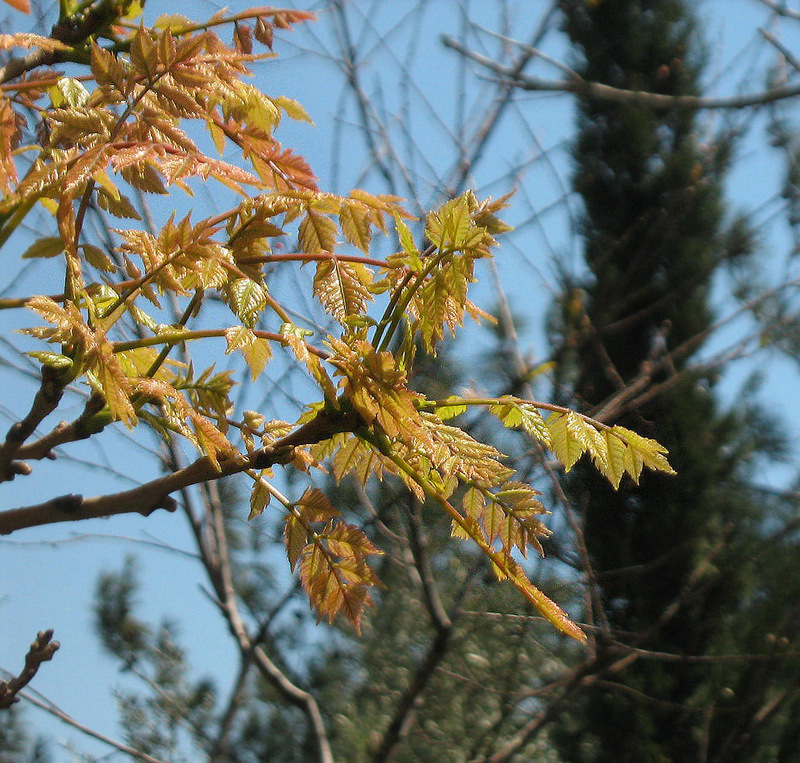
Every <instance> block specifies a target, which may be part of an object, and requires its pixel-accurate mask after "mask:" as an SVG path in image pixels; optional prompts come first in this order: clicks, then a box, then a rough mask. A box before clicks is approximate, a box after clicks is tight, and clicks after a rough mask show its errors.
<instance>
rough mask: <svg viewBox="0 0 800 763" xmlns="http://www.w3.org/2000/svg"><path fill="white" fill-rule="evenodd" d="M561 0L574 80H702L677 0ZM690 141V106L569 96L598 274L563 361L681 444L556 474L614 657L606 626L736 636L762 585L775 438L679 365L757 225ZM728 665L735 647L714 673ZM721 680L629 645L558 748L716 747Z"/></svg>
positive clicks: (619, 630) (585, 227)
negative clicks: (660, 454) (613, 477)
mask: <svg viewBox="0 0 800 763" xmlns="http://www.w3.org/2000/svg"><path fill="white" fill-rule="evenodd" d="M563 8H564V11H565V16H566V19H567V31H568V33H569V35H570V38H571V40H572V41H573V43H574V45H575V46H576V51H577V55H578V56H579V58H580V60H579V65H578V67H577V69H576V70H577V72H578V74H579V75H580V76H581V77H583V78H584V79H586V80H588V81H592V82H597V83H601V84H607V85H612V86H614V87H618V88H622V89H625V90H644V91H647V92H653V93H662V94H666V95H672V96H684V95H688V96H697V95H698V94H699V90H698V88H699V82H700V68H699V67H700V63H701V58H700V57H701V55H702V47H703V46H702V44H701V43H700V41H699V40H698V38H697V32H696V28H695V24H694V20H693V18H692V15H691V13H690V11H689V9H688V8H687V7H685V6H684V4H683V3H681V2H670V1H667V2H659V3H638V2H620V3H609V4H601V5H598V6H596V7H592V8H590V7H588V6H586V5H584V4H579V3H565V4H563ZM699 143H700V141H699V139H698V137H697V130H696V127H695V112H693V111H687V110H685V109H680V108H674V109H671V110H670V109H667V110H655V109H648V108H647V107H646V106H642V105H637V106H627V105H625V104H610V103H603V102H598V101H597V100H595V99H590V98H583V99H581V100H580V112H579V134H578V138H577V141H576V147H575V170H574V184H575V188H576V190H577V191H579V192H580V194H581V197H582V199H583V203H584V208H585V214H584V216H583V218H582V231H583V235H584V236H585V238H586V261H587V264H588V266H589V269H590V272H591V280H590V281H588V282H587V283H586V284H585V289H584V290H583V291H582V292H581V293H582V294H584V295H585V299H584V300H583V302H582V304H581V305H580V306H579V308H578V309H577V310H576V313H575V315H574V317H573V320H574V326H572V327H571V328H570V331H569V332H568V334H567V336H566V337H565V342H564V345H563V346H564V348H565V349H566V348H572V349H574V357H573V360H572V362H571V363H570V361H569V360H568V359H567V357H565V356H564V362H563V363H561V364H559V367H560V368H561V370H562V373H563V374H564V375H565V377H566V374H567V373H568V371H569V367H570V366H571V367H574V369H575V370H574V372H575V374H576V377H575V381H574V394H575V395H576V396H577V398H578V399H579V400H581V401H583V405H584V406H585V410H587V411H588V410H594V411H598V410H603V416H604V417H605V418H606V420H609V421H619V422H621V423H623V424H624V423H628V424H630V423H631V422H633V421H637V422H638V423H639V425H640V427H641V428H642V429H643V431H647V432H648V433H649V436H653V437H656V436H659V437H661V438H663V440H664V441H665V442H668V443H669V445H670V447H671V449H672V450H673V451H674V452H676V453H680V455H679V456H678V457H677V458H678V460H679V461H680V466H679V468H678V471H679V473H680V478H679V479H678V480H675V481H674V482H671V483H669V484H667V483H666V482H664V481H661V480H659V479H652V480H651V479H648V478H645V479H643V480H642V482H641V484H640V485H639V486H634V485H632V484H628V485H627V486H624V487H623V488H622V489H621V490H619V491H609V490H606V489H604V488H603V487H601V486H599V485H598V484H597V483H596V481H594V480H593V479H592V477H591V475H590V474H589V473H588V471H587V470H586V469H585V468H581V469H579V470H577V471H576V473H575V475H574V477H572V479H571V480H570V482H569V488H570V493H571V497H572V500H573V502H574V503H575V505H577V506H580V507H581V513H582V522H583V531H584V538H585V541H586V546H587V549H588V551H589V554H590V557H591V560H592V565H593V575H594V576H595V580H596V581H597V590H598V593H599V606H601V607H602V611H601V612H597V613H595V614H594V618H595V619H594V622H595V623H596V624H597V625H598V626H599V628H600V631H599V634H598V658H599V660H600V661H601V662H602V661H604V660H610V661H612V662H613V660H614V659H615V655H618V654H619V651H618V650H619V648H620V647H619V642H622V643H624V644H630V645H631V646H635V647H636V648H637V649H645V650H650V651H652V652H663V653H670V654H678V655H696V656H699V655H705V654H709V655H710V654H713V653H714V652H715V651H716V650H717V649H718V648H719V645H720V644H721V643H724V644H725V647H726V649H728V650H730V649H731V647H734V645H735V644H736V642H737V640H738V636H739V634H740V632H741V631H740V629H742V622H741V621H739V620H738V618H737V617H735V615H736V614H737V613H738V610H739V609H740V608H741V606H742V604H743V602H745V601H746V600H747V598H748V595H749V591H750V587H751V586H752V585H754V584H755V580H754V579H753V570H752V568H751V566H750V565H748V564H744V563H742V559H743V557H744V556H745V555H746V554H747V553H748V552H747V551H746V549H748V548H750V549H752V548H754V547H756V546H757V528H758V526H759V525H760V524H762V523H763V522H764V521H765V519H766V518H767V517H768V516H769V513H770V511H771V508H772V507H770V505H769V503H768V502H767V503H765V502H764V501H763V499H758V498H756V497H755V496H753V495H752V493H750V492H749V491H748V490H747V488H746V487H745V486H746V485H747V468H748V463H751V462H752V459H753V457H754V456H758V455H760V456H763V455H764V451H763V450H762V451H761V452H760V453H759V450H760V449H761V447H763V446H764V445H770V444H771V449H770V451H769V452H770V455H773V456H774V455H776V454H777V450H778V445H777V440H776V439H775V435H774V434H771V433H770V429H769V425H768V423H767V420H766V418H765V417H764V416H763V415H762V414H759V413H758V412H757V411H755V410H753V409H752V408H749V407H748V404H747V403H746V402H745V403H744V404H741V403H740V404H739V405H737V407H736V409H734V410H731V411H730V412H728V413H726V414H720V413H718V412H717V407H718V406H717V404H716V403H715V400H714V379H715V378H716V375H717V372H716V370H715V371H713V372H712V375H711V377H710V378H709V375H708V374H703V373H702V372H700V371H695V370H689V371H688V372H687V370H686V369H687V364H689V363H690V362H691V359H692V356H693V355H694V354H695V353H697V352H699V351H700V350H701V348H702V337H704V336H705V335H707V332H708V329H709V327H710V326H711V322H712V321H711V315H710V310H709V297H708V294H709V290H710V288H711V284H712V277H713V275H714V273H715V272H717V271H718V270H719V269H720V268H721V267H723V266H724V265H726V264H730V263H731V262H732V261H735V260H736V259H737V258H742V257H746V256H748V255H749V254H750V253H751V251H750V246H749V244H750V241H751V240H752V234H750V233H749V232H748V230H747V228H746V227H745V226H744V225H743V224H742V221H741V220H735V221H734V223H733V225H734V228H733V230H731V229H729V230H728V231H724V230H723V229H722V204H721V187H722V179H723V173H724V171H725V170H726V168H727V164H728V162H729V157H730V153H731V146H730V138H729V137H728V136H726V135H724V134H723V135H721V136H719V138H718V139H717V140H716V141H714V143H709V144H706V145H704V146H702V147H701V146H700V145H699ZM573 288H575V289H577V288H578V286H577V285H576V286H574V287H573ZM643 380H646V389H647V391H646V392H645V393H644V394H643V395H642V397H641V398H638V399H637V394H636V387H637V385H638V384H640V383H641V382H642V381H643ZM656 392H658V394H657V395H656V394H655V393H656ZM619 522H621V525H620V524H618V523H619ZM728 629H730V634H729V635H728V636H726V631H727V630H728ZM604 642H605V643H604ZM737 649H738V647H734V651H737ZM745 651H746V650H745ZM740 668H741V663H740V664H738V665H737V664H736V663H732V664H729V665H728V666H727V669H726V671H725V674H726V678H727V680H728V681H730V680H731V679H732V678H733V676H734V675H735V674H736V673H737V672H738V671H739V670H740ZM721 690H722V686H719V685H717V683H716V681H715V680H714V671H713V670H712V669H711V667H710V665H709V664H708V663H705V664H704V663H703V662H699V663H694V664H686V663H680V662H679V663H677V664H676V663H665V662H660V661H658V660H637V661H636V662H635V663H634V664H633V665H631V666H629V667H627V668H626V669H624V670H621V671H619V672H618V673H617V672H615V673H614V674H613V675H611V676H609V677H608V678H607V679H605V680H603V681H602V682H600V683H599V684H595V685H594V686H593V687H592V689H590V690H589V691H587V692H586V693H585V696H584V697H583V698H582V700H581V702H580V710H578V713H577V716H578V717H579V718H580V721H577V722H576V720H575V719H571V721H570V722H569V723H568V724H566V726H565V728H566V729H567V731H566V733H565V734H564V735H563V736H562V737H561V740H562V742H561V747H562V749H563V750H564V754H565V756H566V757H567V758H568V759H570V760H581V759H587V760H643V759H647V760H678V759H685V760H694V759H710V760H714V759H717V755H718V754H719V753H720V750H719V749H718V747H717V744H716V742H717V738H716V733H715V732H716V730H717V728H725V729H726V730H729V729H730V727H731V724H730V718H729V716H728V713H729V712H732V709H731V708H726V709H725V710H722V711H721V712H720V711H717V712H713V711H712V712H710V713H704V712H702V709H703V706H704V705H705V706H706V708H710V707H711V705H710V704H707V703H716V701H717V699H718V698H715V696H714V694H715V691H717V692H719V691H721ZM738 699H739V700H740V701H743V702H748V701H749V700H748V699H745V698H744V697H741V698H738ZM729 704H731V705H733V704H735V702H734V701H731V702H730V703H729ZM709 725H710V730H709ZM587 739H589V740H592V742H593V743H592V744H587ZM595 743H596V744H595ZM750 754H752V752H751V753H750Z"/></svg>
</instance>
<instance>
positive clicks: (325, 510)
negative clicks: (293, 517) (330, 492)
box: [294, 488, 339, 522]
mask: <svg viewBox="0 0 800 763" xmlns="http://www.w3.org/2000/svg"><path fill="white" fill-rule="evenodd" d="M294 506H295V508H296V509H297V511H298V512H299V515H300V516H301V517H302V518H303V519H304V520H305V521H306V522H327V521H328V520H330V519H333V518H334V517H338V516H339V512H338V511H337V510H336V509H335V508H334V507H333V504H332V503H331V502H330V500H329V499H328V496H327V495H325V493H323V492H322V491H321V490H320V489H319V488H306V489H305V491H304V492H303V495H302V496H301V497H300V499H299V500H298V501H296V502H295V504H294Z"/></svg>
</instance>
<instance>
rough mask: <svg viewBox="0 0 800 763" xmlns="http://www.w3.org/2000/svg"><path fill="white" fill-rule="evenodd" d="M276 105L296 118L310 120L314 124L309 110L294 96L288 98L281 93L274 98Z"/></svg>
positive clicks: (302, 120) (304, 120) (300, 120)
mask: <svg viewBox="0 0 800 763" xmlns="http://www.w3.org/2000/svg"><path fill="white" fill-rule="evenodd" d="M272 100H273V102H274V103H275V105H276V106H280V108H282V109H283V110H284V111H285V112H286V114H287V116H289V117H291V118H292V119H296V120H297V121H299V122H308V123H309V124H312V125H313V124H314V122H313V120H312V119H311V117H310V116H308V112H307V111H306V110H305V109H304V108H303V106H302V104H300V103H298V102H297V101H295V100H294V99H293V98H287V97H286V96H285V95H279V96H278V97H277V98H273V99H272Z"/></svg>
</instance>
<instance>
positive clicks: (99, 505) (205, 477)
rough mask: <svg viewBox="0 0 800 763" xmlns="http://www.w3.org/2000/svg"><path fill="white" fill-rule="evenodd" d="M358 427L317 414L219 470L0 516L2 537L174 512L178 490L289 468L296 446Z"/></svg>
mask: <svg viewBox="0 0 800 763" xmlns="http://www.w3.org/2000/svg"><path fill="white" fill-rule="evenodd" d="M361 423H362V422H361V419H360V418H359V417H358V416H357V415H356V414H353V413H347V414H342V415H339V416H332V415H329V414H326V413H325V412H321V413H320V414H319V415H317V416H316V417H315V418H314V419H312V420H311V421H309V422H308V423H306V424H304V425H303V426H301V427H300V428H299V429H296V430H295V431H294V432H292V433H291V434H290V435H287V436H286V437H284V438H282V439H281V440H277V441H276V442H274V443H271V444H270V445H268V446H266V447H264V448H261V449H259V450H256V451H253V452H252V453H249V454H247V455H241V454H237V455H235V456H233V457H231V458H228V459H222V458H220V464H219V467H216V466H215V465H214V463H213V462H212V461H211V459H210V458H208V457H207V456H204V457H202V458H199V459H197V460H196V461H195V462H194V463H193V464H190V465H189V466H187V467H185V468H183V469H179V470H178V471H176V472H173V473H172V474H167V475H165V476H164V477H160V478H158V479H155V480H152V481H151V482H147V483H145V484H144V485H140V486H139V487H135V488H132V489H131V490H125V491H122V492H119V493H111V494H109V495H100V496H94V497H92V498H83V497H82V496H80V495H69V496H60V497H58V498H55V499H52V500H50V501H46V502H45V503H41V504H38V505H36V506H25V507H22V508H18V509H9V510H8V511H4V512H1V513H0V535H8V534H10V533H12V532H15V531H16V530H21V529H23V528H25V527H36V526H37V525H46V524H55V523H57V522H74V521H77V520H80V519H95V518H97V517H110V516H115V515H117V514H128V513H137V514H142V515H143V516H148V515H149V514H151V513H152V512H153V511H155V510H156V509H166V510H167V511H174V510H175V508H176V503H175V500H174V499H173V498H171V497H170V493H174V492H175V491H176V490H182V489H184V488H187V487H190V486H191V485H197V484H199V483H201V482H209V481H211V480H218V479H220V478H222V477H229V476H231V475H233V474H239V473H241V472H244V471H247V470H248V469H266V468H267V467H269V466H273V465H275V464H286V463H289V462H290V461H291V460H292V455H293V451H294V447H295V446H298V445H309V444H311V443H315V442H320V441H321V440H325V439H327V438H329V437H332V436H333V435H334V434H337V433H338V432H347V431H352V430H354V429H357V428H358V427H359V426H360V425H361Z"/></svg>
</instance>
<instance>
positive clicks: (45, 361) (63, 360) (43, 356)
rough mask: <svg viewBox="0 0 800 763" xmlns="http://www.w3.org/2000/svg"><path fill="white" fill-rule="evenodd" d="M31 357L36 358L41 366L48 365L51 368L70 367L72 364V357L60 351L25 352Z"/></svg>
mask: <svg viewBox="0 0 800 763" xmlns="http://www.w3.org/2000/svg"><path fill="white" fill-rule="evenodd" d="M25 354H26V355H30V356H31V357H32V358H36V360H38V361H39V362H40V363H41V364H42V365H43V366H50V367H51V368H64V369H66V368H70V367H71V366H72V358H68V357H67V356H66V355H62V354H61V353H60V352H47V351H43V350H34V351H32V352H27V353H25Z"/></svg>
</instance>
